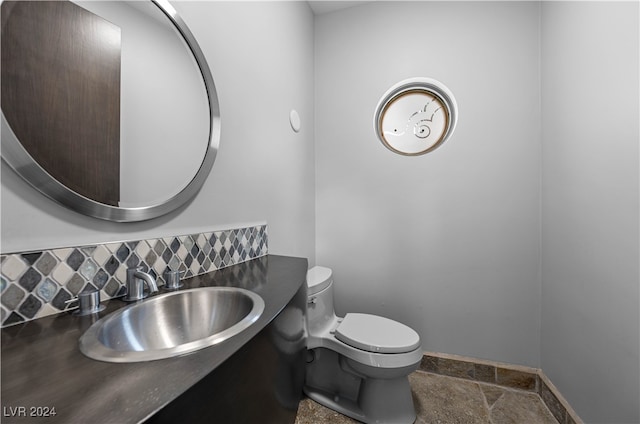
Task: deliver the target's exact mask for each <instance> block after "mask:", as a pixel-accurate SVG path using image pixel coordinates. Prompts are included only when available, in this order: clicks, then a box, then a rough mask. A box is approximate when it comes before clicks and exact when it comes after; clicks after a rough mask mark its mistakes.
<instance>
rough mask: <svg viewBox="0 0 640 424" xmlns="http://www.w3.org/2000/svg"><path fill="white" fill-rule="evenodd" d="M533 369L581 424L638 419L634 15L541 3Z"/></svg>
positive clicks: (633, 7) (634, 10) (638, 71)
mask: <svg viewBox="0 0 640 424" xmlns="http://www.w3.org/2000/svg"><path fill="white" fill-rule="evenodd" d="M541 24H542V25H541V34H542V106H543V107H542V117H543V120H542V122H543V126H542V128H543V138H542V140H543V154H542V165H543V167H542V175H543V189H542V201H543V202H542V204H543V208H542V230H543V232H542V253H543V258H542V270H543V272H542V282H543V284H542V337H541V346H542V354H541V356H542V369H543V370H544V372H545V373H546V374H547V375H548V376H549V377H550V378H551V381H553V382H554V384H555V385H556V386H558V388H559V390H560V392H561V393H563V395H564V396H565V397H566V398H567V399H568V401H569V403H570V404H571V405H572V406H573V407H574V408H575V409H576V411H577V412H578V414H579V415H580V416H581V417H582V418H583V419H585V420H586V421H587V422H590V423H637V422H639V421H640V413H639V411H638V408H639V405H638V399H639V398H640V390H639V387H638V386H639V384H640V373H639V367H640V356H639V335H640V316H639V312H638V311H639V310H640V304H639V302H640V299H639V281H640V274H639V270H638V267H639V265H638V264H639V255H640V249H639V246H638V245H639V238H638V236H639V233H638V231H639V229H638V219H639V217H640V208H639V192H640V187H639V183H638V179H639V173H638V169H639V157H638V155H639V151H638V150H639V149H638V145H639V140H640V128H639V119H640V118H639V116H640V115H639V114H640V111H639V107H638V106H639V99H640V96H639V95H640V92H639V88H638V78H639V75H640V66H639V55H640V45H639V40H640V33H639V8H638V3H637V2H626V3H615V2H545V3H543V5H542V20H541Z"/></svg>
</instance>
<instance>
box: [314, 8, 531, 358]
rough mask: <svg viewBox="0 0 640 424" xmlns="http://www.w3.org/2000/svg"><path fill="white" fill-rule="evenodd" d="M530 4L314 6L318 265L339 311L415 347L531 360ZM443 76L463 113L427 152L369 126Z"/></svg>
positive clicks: (462, 353)
mask: <svg viewBox="0 0 640 424" xmlns="http://www.w3.org/2000/svg"><path fill="white" fill-rule="evenodd" d="M538 21H539V4H538V3H530V2H491V3H485V2H482V3H481V2H375V3H369V4H366V5H361V6H356V7H353V8H350V9H346V10H344V11H340V12H336V13H330V14H326V15H320V16H317V17H316V22H315V25H316V31H315V34H316V59H315V60H316V88H315V90H316V91H315V96H316V202H317V203H316V237H317V256H316V262H317V263H318V264H321V265H325V266H328V267H331V268H332V269H333V270H334V275H335V284H336V286H335V291H336V309H337V312H338V313H339V314H344V313H346V312H347V311H348V312H358V311H361V312H365V311H366V312H369V313H375V314H380V315H385V316H388V317H390V318H393V319H397V320H399V321H402V322H404V323H406V324H408V325H410V326H411V327H413V328H414V329H416V331H418V333H419V334H420V336H421V338H422V343H423V348H424V349H425V350H429V351H437V352H448V353H456V354H461V355H468V356H473V357H479V358H488V359H493V360H499V361H507V362H512V363H518V364H526V365H532V366H538V365H539V345H540V344H539V335H540V308H539V305H540V284H539V279H540V276H539V260H540V254H539V231H540V218H539V216H540V214H539V203H540V191H539V188H540V142H539V140H540V85H539V69H538V64H539V60H538V59H539V57H538V53H539V43H538V41H539V33H538V23H539V22H538ZM414 76H424V77H430V78H435V79H437V80H440V81H442V82H443V83H444V84H446V85H447V86H448V87H449V88H450V89H451V91H452V92H453V93H454V95H455V96H456V99H457V102H458V105H459V112H460V117H459V118H460V119H459V121H458V127H457V129H456V132H455V133H454V135H453V137H452V138H451V139H450V140H449V141H447V143H445V144H444V145H443V146H442V147H440V148H439V149H437V150H435V151H434V152H432V153H429V154H427V155H426V156H421V157H413V158H412V157H403V156H399V155H395V154H393V153H391V152H390V151H388V150H387V149H386V148H385V147H384V146H383V145H382V144H381V143H380V142H379V141H378V140H377V138H376V136H375V133H374V130H373V114H374V108H375V106H376V103H377V102H378V100H379V98H380V96H382V94H383V93H384V92H385V91H386V90H387V89H388V88H389V87H390V86H392V85H393V84H395V83H396V82H398V81H400V80H403V79H405V78H409V77H414Z"/></svg>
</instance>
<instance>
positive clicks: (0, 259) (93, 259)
mask: <svg viewBox="0 0 640 424" xmlns="http://www.w3.org/2000/svg"><path fill="white" fill-rule="evenodd" d="M267 253H268V234H267V225H266V224H265V225H257V226H252V227H243V228H235V229H229V230H221V231H211V232H205V233H195V234H188V235H182V236H172V237H162V238H154V239H144V240H132V241H125V242H117V243H104V244H95V245H85V246H76V247H67V248H58V249H49V250H39V251H31V252H20V253H11V254H3V255H1V256H0V293H1V295H0V322H1V323H2V324H1V327H8V326H10V325H14V324H19V323H22V322H26V321H31V320H34V319H38V318H42V317H45V316H48V315H53V314H57V313H61V312H65V311H68V310H69V309H73V308H74V307H75V306H76V303H77V302H73V301H71V300H72V299H73V298H75V297H77V295H78V293H80V292H82V291H92V290H99V291H100V298H101V300H107V299H111V298H114V297H118V296H121V295H122V294H124V284H125V279H126V270H127V268H130V267H134V266H140V267H142V268H143V269H144V270H145V272H149V273H150V274H151V275H153V276H154V277H155V278H156V280H157V282H158V285H159V286H162V285H164V277H163V274H164V272H165V271H166V270H167V269H172V270H180V271H183V272H184V274H183V278H188V277H193V276H196V275H201V274H206V273H208V272H211V271H214V270H216V269H220V268H224V267H227V266H231V265H235V264H238V263H241V262H245V261H248V260H251V259H255V258H259V257H261V256H264V255H266V254H267ZM70 301H71V302H70Z"/></svg>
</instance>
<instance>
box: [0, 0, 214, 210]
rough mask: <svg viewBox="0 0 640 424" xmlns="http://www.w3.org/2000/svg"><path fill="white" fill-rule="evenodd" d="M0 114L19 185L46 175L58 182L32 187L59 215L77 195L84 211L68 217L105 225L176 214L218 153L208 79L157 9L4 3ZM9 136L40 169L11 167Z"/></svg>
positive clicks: (176, 22)
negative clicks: (83, 215)
mask: <svg viewBox="0 0 640 424" xmlns="http://www.w3.org/2000/svg"><path fill="white" fill-rule="evenodd" d="M156 3H157V4H156ZM2 112H3V128H2V129H3V133H2V136H3V143H2V144H3V146H2V147H3V152H2V156H3V159H5V160H6V161H7V162H8V163H9V164H10V165H11V166H12V168H14V169H15V170H16V171H17V172H18V173H19V174H20V175H22V176H23V177H25V178H27V176H25V172H23V171H24V170H25V169H31V170H35V171H34V172H37V171H38V170H37V169H36V168H41V169H43V170H44V171H46V173H48V174H49V175H51V176H53V177H54V178H55V180H56V181H44V182H43V181H41V180H42V179H43V178H44V177H46V176H47V175H46V174H44V177H43V176H40V177H38V178H28V179H29V182H30V183H31V184H33V185H34V186H36V188H38V189H40V190H41V191H43V192H44V193H45V194H47V195H48V196H50V197H53V198H54V199H55V200H58V201H60V202H61V203H64V204H67V203H66V200H65V199H66V198H67V197H73V196H74V195H75V196H76V197H78V196H77V194H79V195H81V196H80V202H83V203H86V204H88V206H87V205H85V206H83V207H77V206H74V205H69V204H67V206H70V207H73V208H74V209H76V210H78V211H81V212H84V213H88V214H90V215H93V216H97V217H100V218H105V219H114V220H118V221H128V220H140V219H148V218H152V217H154V216H158V215H160V214H162V213H166V212H168V211H169V210H172V209H175V207H177V206H179V204H182V203H183V202H184V201H186V200H188V197H190V195H193V194H195V191H197V188H199V187H195V188H194V187H192V186H193V185H194V184H198V185H199V184H201V183H202V182H203V181H204V178H205V177H206V175H204V176H202V175H200V174H202V173H208V170H209V169H210V167H211V165H212V163H213V159H214V158H215V153H216V151H217V144H218V137H219V114H218V106H217V97H216V92H215V87H214V86H213V81H212V79H211V75H210V72H209V69H208V67H207V66H206V62H205V61H204V56H203V55H202V52H201V51H200V49H199V47H198V46H197V44H196V43H195V40H194V39H193V36H192V35H191V33H190V32H189V30H188V29H187V28H186V26H185V25H184V23H183V22H182V20H181V19H180V18H179V17H178V16H177V14H176V13H175V10H173V9H172V8H171V6H170V5H169V4H168V3H167V2H166V1H163V0H161V1H158V2H155V3H154V2H141V1H132V2H123V1H75V2H70V1H55V2H49V1H16V2H13V1H4V2H3V3H2ZM12 136H13V137H15V139H16V140H15V141H19V142H20V144H19V146H21V147H22V148H24V150H25V151H26V152H27V153H28V155H27V157H29V156H30V157H31V158H32V159H33V161H35V163H37V165H38V166H37V167H36V166H34V164H31V163H27V164H21V163H17V162H20V160H15V159H12V158H13V156H15V155H14V154H13V150H16V149H14V148H13V147H11V148H7V146H5V144H7V145H9V144H10V143H9V141H7V143H5V139H11V138H13V137H12ZM9 150H11V152H9ZM17 150H20V149H19V148H17ZM9 153H11V154H9ZM18 156H19V155H18ZM40 172H41V171H40ZM34 180H35V181H34ZM60 185H63V186H64V187H59V186H60ZM47 187H54V190H53V191H54V193H51V192H47ZM186 188H189V190H185V189H186ZM63 189H68V190H71V191H72V192H73V193H71V194H69V193H66V192H65V193H64V194H63V195H61V196H60V195H58V194H56V193H55V192H57V191H60V190H63ZM63 191H64V190H63ZM185 191H188V192H189V193H186V194H185ZM187 194H189V196H187ZM88 199H89V200H88ZM177 200H179V202H178V201H177ZM167 204H170V205H167ZM102 206H105V207H106V209H105V208H102ZM94 209H103V211H102V212H98V213H92V210H94ZM127 210H132V212H131V213H129V212H127ZM145 210H146V212H145V213H143V212H142V211H145ZM104 211H106V212H104Z"/></svg>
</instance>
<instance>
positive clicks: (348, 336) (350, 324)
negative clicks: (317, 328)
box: [335, 313, 420, 353]
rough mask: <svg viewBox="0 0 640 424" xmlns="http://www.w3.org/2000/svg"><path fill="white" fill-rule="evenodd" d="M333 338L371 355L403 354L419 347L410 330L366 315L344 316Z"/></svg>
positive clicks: (395, 323) (417, 337)
mask: <svg viewBox="0 0 640 424" xmlns="http://www.w3.org/2000/svg"><path fill="white" fill-rule="evenodd" d="M335 337H336V339H338V340H340V341H341V342H343V343H345V344H347V345H349V346H352V347H355V348H357V349H361V350H364V351H367V352H375V353H407V352H411V351H413V350H415V349H417V348H418V347H420V336H419V335H418V333H416V332H415V331H414V330H413V329H412V328H410V327H407V326H406V325H404V324H401V323H399V322H397V321H393V320H391V319H388V318H384V317H381V316H377V315H369V314H356V313H350V314H347V315H345V317H344V319H343V320H342V322H341V323H340V325H338V327H337V328H336V330H335Z"/></svg>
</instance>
